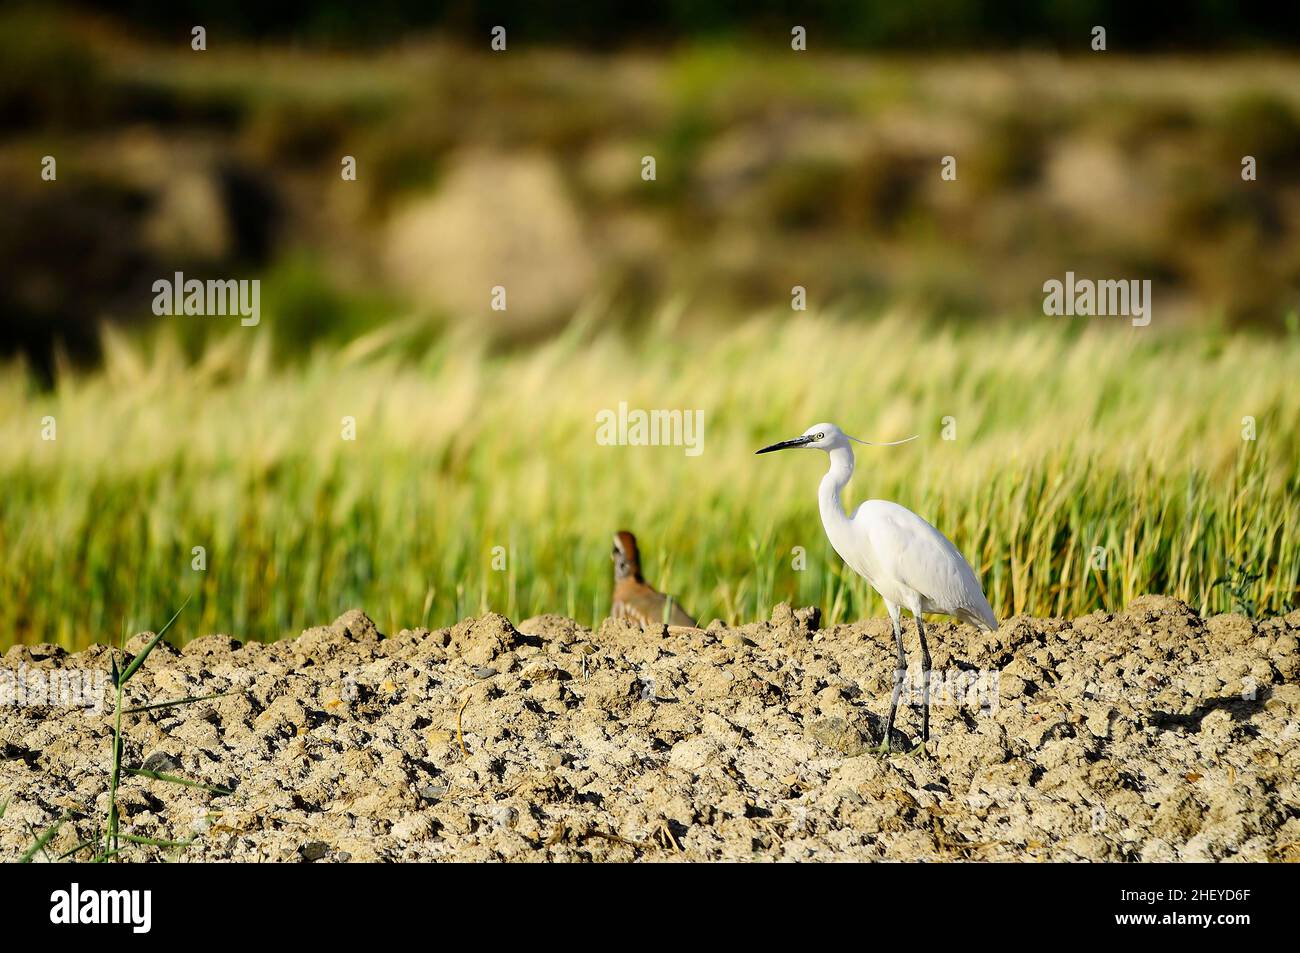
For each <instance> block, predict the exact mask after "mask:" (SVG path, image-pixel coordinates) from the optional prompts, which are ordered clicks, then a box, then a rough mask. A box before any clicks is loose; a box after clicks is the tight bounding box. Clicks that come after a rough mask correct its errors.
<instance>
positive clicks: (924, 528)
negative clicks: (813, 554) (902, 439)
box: [758, 423, 998, 746]
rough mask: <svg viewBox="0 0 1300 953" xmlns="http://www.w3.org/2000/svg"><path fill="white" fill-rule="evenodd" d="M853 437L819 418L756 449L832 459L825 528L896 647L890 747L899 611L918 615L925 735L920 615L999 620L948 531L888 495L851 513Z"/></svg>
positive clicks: (925, 661)
mask: <svg viewBox="0 0 1300 953" xmlns="http://www.w3.org/2000/svg"><path fill="white" fill-rule="evenodd" d="M855 439H856V438H855V437H850V436H849V435H848V434H846V433H844V431H842V430H840V428H839V427H837V426H835V424H831V423H825V424H816V425H814V426H812V427H809V428H808V429H807V430H805V431H804V432H803V434H802V435H800V436H799V437H796V438H795V439H793V440H786V441H783V442H782V443H778V444H774V445H772V446H770V447H764V448H763V449H762V450H760V451H758V452H759V453H767V452H769V451H772V450H783V449H786V448H792V447H807V448H809V449H812V450H822V451H825V453H826V454H827V456H828V457H830V469H828V470H827V471H826V475H825V476H824V477H822V482H821V486H820V487H819V488H818V491H817V501H818V504H819V506H820V509H821V517H822V526H824V527H825V528H826V535H827V537H828V538H829V539H830V541H831V545H832V546H833V547H835V552H837V553H839V556H840V558H841V559H843V560H844V562H845V563H847V564H848V566H849V568H850V569H852V570H853V571H854V572H856V573H857V574H858V575H860V576H862V578H864V579H866V580H867V582H868V583H870V584H871V588H873V589H875V590H876V592H878V593H880V597H881V598H882V599H884V601H885V607H886V608H887V609H888V610H889V618H890V620H891V621H892V622H893V625H894V636H895V639H896V641H897V645H898V668H899V672H898V676H897V680H896V683H895V687H894V700H893V703H892V704H891V707H890V713H889V722H888V725H887V727H886V735H885V741H884V745H885V746H887V745H888V742H889V732H890V731H891V730H892V729H893V724H894V712H895V710H896V708H897V705H898V696H899V693H900V689H901V677H902V674H903V673H904V672H905V670H906V660H905V656H904V652H903V633H902V628H901V622H900V616H901V611H902V610H903V609H906V610H907V611H908V612H910V613H912V615H913V617H914V618H915V619H916V630H917V635H918V637H919V639H920V642H921V664H922V669H923V671H922V686H923V688H922V691H923V694H924V696H925V715H924V722H923V725H924V727H923V733H924V735H925V736H926V737H928V735H929V721H930V719H929V669H930V653H929V650H928V648H927V647H926V643H925V628H924V625H923V624H922V622H921V616H922V615H924V614H925V613H927V612H933V613H939V614H941V615H950V616H954V617H956V618H958V619H960V620H961V621H963V622H968V623H970V624H971V625H975V626H978V627H980V628H981V629H985V630H987V631H992V630H993V629H996V628H997V625H998V620H997V618H996V617H995V616H994V615H993V609H992V608H991V607H990V606H989V602H988V599H986V598H985V597H984V590H983V589H982V588H981V587H980V583H979V579H978V578H977V577H976V575H975V570H973V569H971V567H970V563H968V562H966V559H965V557H963V556H962V554H961V552H960V551H958V549H957V547H956V546H954V545H953V544H952V541H951V540H949V539H948V537H946V536H944V535H943V533H941V532H939V531H938V530H937V529H935V528H934V527H933V526H931V525H930V524H929V523H927V522H926V521H925V520H923V519H922V518H921V517H919V516H917V515H916V514H915V513H913V512H912V511H911V510H909V509H908V508H907V507H905V506H900V505H899V504H897V503H891V502H889V501H888V500H867V501H866V502H865V503H862V504H861V505H859V506H858V508H857V509H856V510H855V511H854V513H853V515H852V516H849V515H847V514H846V513H845V512H844V506H843V504H842V503H841V502H840V493H841V492H842V491H843V490H844V487H845V486H846V485H847V484H848V482H849V480H850V479H851V478H852V476H853V449H852V447H851V446H850V441H851V440H855ZM859 442H860V443H867V442H868V441H865V440H863V441H859Z"/></svg>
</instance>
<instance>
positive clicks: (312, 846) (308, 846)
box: [298, 840, 330, 864]
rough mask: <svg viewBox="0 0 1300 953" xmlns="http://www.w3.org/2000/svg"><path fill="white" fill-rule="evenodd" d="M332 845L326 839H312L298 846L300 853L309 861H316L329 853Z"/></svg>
mask: <svg viewBox="0 0 1300 953" xmlns="http://www.w3.org/2000/svg"><path fill="white" fill-rule="evenodd" d="M329 852H330V845H329V844H326V843H325V842H324V841H318V840H312V841H308V842H307V843H305V844H303V845H302V846H301V847H299V848H298V853H299V854H301V855H302V859H303V860H305V861H307V863H309V864H310V863H314V862H315V861H318V860H320V859H322V858H324V857H326V856H328V855H329Z"/></svg>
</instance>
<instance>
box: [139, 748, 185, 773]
mask: <svg viewBox="0 0 1300 953" xmlns="http://www.w3.org/2000/svg"><path fill="white" fill-rule="evenodd" d="M143 768H144V770H146V771H153V772H155V773H156V774H171V773H172V772H174V771H179V770H180V769H181V765H180V762H179V761H177V760H176V759H175V758H173V757H172V756H171V755H169V754H167V753H166V752H165V751H155V752H154V753H153V754H151V755H149V757H147V758H145V759H144V765H143Z"/></svg>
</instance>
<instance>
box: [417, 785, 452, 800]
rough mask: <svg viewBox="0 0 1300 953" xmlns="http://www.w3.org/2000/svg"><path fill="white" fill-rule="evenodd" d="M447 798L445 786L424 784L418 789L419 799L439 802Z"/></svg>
mask: <svg viewBox="0 0 1300 953" xmlns="http://www.w3.org/2000/svg"><path fill="white" fill-rule="evenodd" d="M446 796H447V785H445V784H425V785H423V786H422V787H421V788H420V797H422V798H423V799H424V800H426V801H440V800H442V799H443V798H444V797H446Z"/></svg>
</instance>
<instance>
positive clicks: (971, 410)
mask: <svg viewBox="0 0 1300 953" xmlns="http://www.w3.org/2000/svg"><path fill="white" fill-rule="evenodd" d="M603 327H608V322H604V321H595V320H578V321H576V322H575V323H574V325H573V326H572V327H571V328H570V329H569V330H568V331H567V332H565V333H564V334H563V335H562V336H560V337H558V338H555V339H552V340H550V341H549V342H547V343H544V344H540V345H536V346H533V347H531V348H528V349H520V350H506V351H491V350H488V349H487V348H486V346H485V345H484V344H482V343H481V342H476V341H473V340H471V339H469V338H468V337H465V338H462V337H459V336H457V335H455V334H454V333H453V334H448V335H446V336H440V337H437V338H436V339H433V340H430V339H429V337H428V336H427V334H426V335H422V334H421V333H419V332H417V331H415V330H414V329H413V327H412V326H407V325H395V326H392V327H389V328H387V329H385V330H383V331H381V332H376V333H374V334H371V335H370V336H368V337H364V338H361V339H358V340H356V341H355V342H353V343H352V344H351V345H349V346H345V347H341V348H330V349H321V350H318V351H316V352H314V353H313V354H312V355H311V356H308V357H304V358H301V359H298V360H297V361H294V362H289V363H286V362H283V361H281V360H279V359H276V358H274V357H273V353H272V348H273V345H272V344H271V337H270V335H269V334H266V333H259V332H258V331H257V330H254V329H240V330H239V331H237V332H235V333H231V334H229V335H228V336H226V337H218V338H215V339H214V340H213V341H212V342H211V343H210V344H209V345H208V346H207V347H206V349H205V350H204V353H203V354H202V356H201V357H199V358H198V359H197V360H194V359H189V358H186V357H185V356H184V352H183V349H182V348H181V347H180V346H179V345H178V344H177V343H176V341H175V340H174V339H172V338H171V337H169V336H168V335H167V334H166V333H164V334H161V335H157V336H154V337H152V338H150V339H148V340H147V341H141V340H139V339H128V338H125V337H121V336H117V335H111V336H110V337H108V338H107V340H106V341H105V353H106V360H105V363H104V366H103V368H102V369H100V370H96V371H94V372H74V371H64V372H63V373H61V374H59V375H58V377H57V380H56V383H55V384H54V386H53V388H52V389H46V388H42V387H41V386H40V385H38V383H37V382H36V381H35V380H33V379H32V378H31V377H29V376H28V375H27V374H26V373H25V372H23V371H22V370H21V369H20V368H17V367H12V366H11V367H9V368H8V369H6V370H5V371H3V372H0V485H3V488H4V492H3V494H2V495H0V644H4V645H7V644H10V643H12V642H14V641H18V642H42V641H43V642H58V643H61V644H63V645H65V646H69V647H76V646H84V645H86V644H87V643H90V642H94V641H106V640H109V639H112V638H115V637H116V636H118V635H119V634H120V633H121V632H122V631H123V630H126V631H130V632H134V631H137V630H141V629H145V628H150V627H154V626H156V625H157V624H158V623H159V620H162V619H166V618H168V617H169V616H170V615H171V613H172V611H173V610H174V609H175V607H176V606H178V605H179V604H180V603H181V601H182V600H183V599H185V598H186V597H187V596H190V595H193V597H194V598H193V601H192V602H191V604H190V606H189V608H188V609H187V611H186V614H185V618H184V619H183V624H182V625H181V626H179V627H178V633H179V637H180V638H187V637H193V636H195V635H199V634H203V633H207V632H226V633H229V634H231V635H234V636H236V637H239V638H244V639H276V638H282V637H285V636H289V635H295V634H297V633H298V632H299V631H300V630H301V629H303V628H304V627H307V626H310V625H315V624H319V623H324V622H328V621H329V620H331V619H332V618H334V617H335V616H336V615H337V614H339V613H340V612H342V611H343V610H344V609H346V608H349V607H353V606H357V607H361V608H364V609H365V610H366V611H367V612H368V613H369V614H370V615H372V616H373V617H374V618H375V619H376V620H377V621H378V622H379V624H380V626H381V628H383V629H385V630H386V631H393V632H395V631H397V630H398V629H400V628H402V627H415V626H419V625H427V626H437V625H446V624H449V623H451V622H453V621H455V620H457V619H459V618H461V617H463V616H466V615H469V614H477V613H481V612H483V611H485V610H488V609H493V610H497V611H501V612H504V613H506V614H507V615H508V616H510V617H511V618H513V619H516V620H518V619H521V618H523V617H526V616H528V615H532V614H537V613H543V612H560V613H565V614H567V615H571V616H573V617H575V618H577V619H579V620H580V621H582V622H583V623H586V624H592V623H599V621H600V620H601V619H602V618H603V617H604V616H605V614H606V611H607V607H608V595H609V590H610V562H609V549H610V534H611V533H613V532H614V531H615V530H617V529H620V528H628V529H631V530H633V531H634V532H636V533H637V534H638V535H639V536H640V538H641V541H642V546H643V549H644V552H645V557H646V567H645V568H646V572H647V575H648V577H649V578H650V580H651V581H652V582H653V583H655V584H656V585H658V586H659V587H660V588H663V589H666V590H669V591H672V592H673V593H675V594H677V595H678V596H679V598H680V599H681V601H682V602H683V603H684V604H685V605H686V607H687V608H689V609H690V610H691V611H692V612H694V613H695V614H696V615H698V616H699V617H700V619H701V621H702V622H707V621H708V620H710V619H712V618H714V617H718V618H721V619H724V620H727V621H729V622H742V621H746V620H750V619H754V618H756V617H763V616H765V614H766V613H767V611H768V610H769V609H770V606H771V605H772V604H773V603H774V602H777V601H780V600H784V599H788V600H791V601H793V602H796V603H802V604H817V605H820V606H821V608H822V609H823V611H824V612H825V613H826V615H827V617H828V618H829V619H831V620H832V621H839V620H846V619H853V618H856V617H859V616H864V615H870V614H880V613H881V612H882V611H883V607H882V606H881V604H880V602H879V600H878V599H877V597H875V595H874V594H873V593H871V592H870V591H869V589H868V588H867V587H866V586H865V584H864V583H862V582H861V581H859V580H858V579H857V578H856V577H855V576H854V575H853V574H852V573H851V572H848V571H847V570H845V569H843V568H842V567H841V565H840V563H839V560H838V558H836V557H835V555H834V553H833V552H832V551H831V550H830V549H829V546H828V545H827V543H826V542H825V538H824V535H823V532H822V529H821V525H820V522H819V519H818V514H817V505H816V485H817V481H818V480H819V478H820V476H821V473H822V472H823V469H824V466H825V459H824V456H823V455H822V454H819V453H811V452H809V453H790V454H784V455H781V456H779V457H775V458H773V457H755V456H754V455H753V451H754V450H755V449H757V448H758V447H760V446H764V445H766V444H768V443H771V442H773V441H775V440H778V439H783V438H786V437H789V436H792V435H795V434H797V433H799V432H800V431H802V430H803V429H804V428H805V427H806V426H808V425H809V424H812V423H815V422H817V421H820V420H824V419H828V420H833V421H835V422H838V423H839V424H841V425H842V426H843V427H844V428H845V429H846V430H848V431H849V432H850V433H854V434H855V435H858V436H861V437H864V438H868V439H879V440H892V439H896V438H899V437H903V436H907V435H909V434H911V433H914V432H915V433H919V434H920V435H921V439H920V440H918V441H915V442H913V443H910V444H907V445H904V446H901V447H888V448H869V447H863V448H859V450H858V469H857V473H856V476H855V478H854V482H853V483H852V484H851V485H850V488H849V496H850V499H851V501H852V502H854V503H856V502H857V501H859V500H862V499H865V498H867V497H868V496H876V497H885V498H889V499H893V500H897V501H899V502H901V503H903V504H905V505H907V506H909V507H912V508H913V509H915V510H916V511H917V512H919V513H921V514H922V515H923V516H925V517H926V518H927V519H929V520H930V521H931V522H933V523H934V524H936V525H937V526H939V527H940V528H941V529H942V530H944V531H945V532H946V533H948V534H949V535H950V536H951V537H952V538H953V539H954V541H955V542H956V543H957V545H958V546H959V547H960V548H961V549H962V551H963V552H965V553H966V554H967V556H968V558H969V559H970V560H971V562H972V564H973V565H974V566H975V567H976V569H977V571H978V572H979V574H980V576H981V577H982V579H983V580H984V583H985V587H986V590H987V592H988V595H989V598H990V601H991V602H992V604H993V606H994V609H995V610H996V611H997V612H998V614H999V615H1000V616H1003V617H1005V616H1008V615H1010V614H1012V613H1021V612H1026V613H1034V614H1042V615H1077V614H1081V613H1087V612H1091V611H1094V610H1097V609H1116V608H1118V607H1120V606H1122V605H1123V604H1124V603H1125V602H1126V601H1127V600H1129V599H1131V598H1133V597H1134V596H1137V595H1139V594H1142V593H1148V592H1158V593H1166V594H1170V595H1175V596H1178V597H1181V598H1183V599H1185V600H1187V601H1188V602H1189V603H1191V604H1192V605H1193V606H1194V607H1195V608H1197V609H1198V610H1200V611H1202V612H1205V611H1223V610H1228V609H1233V608H1239V609H1245V610H1247V611H1252V612H1257V613H1260V614H1263V613H1273V612H1281V611H1289V609H1290V608H1292V607H1294V606H1295V605H1296V604H1297V603H1298V602H1300V593H1298V592H1297V586H1298V585H1300V493H1298V491H1300V472H1298V468H1297V460H1298V459H1300V432H1298V427H1297V421H1298V420H1300V386H1297V382H1298V381H1300V336H1297V335H1296V334H1295V333H1294V332H1292V333H1291V334H1289V335H1287V336H1285V337H1256V336H1251V335H1249V334H1240V333H1237V334H1232V335H1227V334H1222V333H1218V332H1215V331H1210V330H1188V329H1176V330H1163V331H1162V330H1159V329H1158V328H1157V327H1156V326H1154V325H1153V326H1152V327H1150V328H1145V329H1133V328H1131V327H1129V326H1128V325H1127V324H1124V323H1122V322H1116V321H1109V320H1107V319H1094V320H1093V322H1092V323H1091V324H1088V323H1087V322H1086V321H1084V320H1082V319H1080V320H1077V321H1076V322H1075V323H1073V324H1071V323H1069V322H1068V321H1067V320H1065V319H1059V320H1058V319H1050V318H1043V317H1033V318H1029V319H1026V320H1024V321H1021V322H1006V323H996V324H989V325H981V326H979V327H969V328H965V329H958V328H954V327H950V326H941V325H938V324H935V323H932V322H927V321H922V320H917V319H913V318H909V317H905V316H902V315H893V316H861V315H851V316H849V315H829V314H827V315H818V316H790V315H789V314H781V315H771V316H760V317H757V318H754V319H753V320H751V321H749V322H747V323H745V324H743V325H739V326H736V327H733V328H732V329H730V330H726V331H723V330H716V329H715V330H711V331H708V332H704V331H701V332H688V331H684V330H681V329H679V328H678V326H677V324H676V322H675V320H674V316H673V314H672V313H664V314H663V315H662V316H661V317H660V318H659V319H658V321H657V323H656V324H655V326H654V327H652V328H649V329H642V330H641V331H639V332H637V333H635V334H633V335H631V336H629V335H628V334H627V333H626V332H622V333H616V332H613V331H608V330H603V329H602V328H603ZM620 401H627V402H628V404H629V405H630V406H631V407H633V408H636V407H640V408H647V409H652V408H662V409H699V410H702V411H703V412H704V419H705V429H704V443H703V453H702V454H700V455H699V456H687V455H686V454H685V453H684V452H683V449H682V448H680V447H607V446H600V445H598V444H597V442H596V438H595V433H596V415H597V413H598V412H599V411H601V410H602V409H612V408H616V407H617V406H618V404H619V402H620ZM47 416H48V417H53V418H54V421H55V427H56V428H57V430H56V434H57V436H56V439H54V440H43V439H42V430H43V426H44V425H43V418H45V417H47ZM345 416H351V417H354V418H355V420H356V439H355V440H354V441H349V440H344V439H342V436H341V434H342V427H343V424H342V418H344V417H345ZM1245 417H1253V418H1254V421H1255V428H1256V439H1254V440H1253V441H1252V440H1245V439H1243V426H1244V425H1243V418H1245ZM944 418H952V421H951V424H952V426H954V427H955V437H956V439H954V440H946V439H944V438H943V430H944ZM196 546H202V547H204V548H205V551H206V569H205V570H201V571H200V570H196V569H194V568H192V563H193V560H194V556H193V555H192V551H193V547H196ZM494 547H503V548H504V553H505V569H504V570H499V569H495V568H494V566H493V556H494ZM796 547H802V548H803V551H804V552H806V568H804V569H803V570H798V569H796V568H795V564H796V563H797V562H798V560H797V559H796V557H797V554H798V552H799V550H797V549H796ZM1096 547H1102V548H1104V550H1105V562H1104V566H1103V565H1101V564H1099V562H1098V560H1097V559H1096V558H1095V556H1094V548H1096ZM498 554H499V551H498ZM1224 576H1229V577H1231V578H1230V580H1229V581H1228V582H1226V583H1225V582H1218V583H1217V584H1216V581H1218V580H1220V579H1221V578H1222V577H1224Z"/></svg>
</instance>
